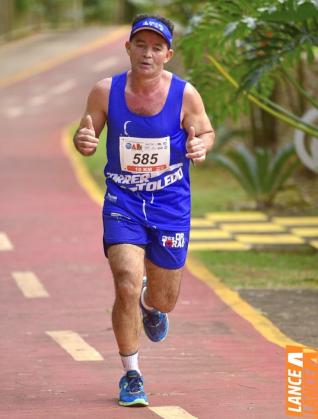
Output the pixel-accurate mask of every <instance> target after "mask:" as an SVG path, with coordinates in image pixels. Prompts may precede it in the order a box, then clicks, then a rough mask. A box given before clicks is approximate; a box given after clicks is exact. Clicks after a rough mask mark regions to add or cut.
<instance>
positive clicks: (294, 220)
mask: <svg viewBox="0 0 318 419" xmlns="http://www.w3.org/2000/svg"><path fill="white" fill-rule="evenodd" d="M272 221H273V222H274V223H278V224H282V225H284V226H306V225H318V217H315V216H308V217H274V218H273V219H272Z"/></svg>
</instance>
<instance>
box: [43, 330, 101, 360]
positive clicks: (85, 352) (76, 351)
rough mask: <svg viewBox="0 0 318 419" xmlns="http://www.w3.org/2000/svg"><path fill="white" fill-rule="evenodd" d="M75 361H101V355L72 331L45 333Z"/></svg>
mask: <svg viewBox="0 0 318 419" xmlns="http://www.w3.org/2000/svg"><path fill="white" fill-rule="evenodd" d="M46 334H47V335H49V336H50V337H51V338H52V339H53V340H54V341H55V342H56V343H57V344H58V345H60V346H61V347H62V348H63V349H64V350H65V351H66V352H67V353H68V354H70V355H71V357H72V358H73V359H75V361H103V359H104V358H103V357H102V355H101V354H100V353H99V352H97V351H96V349H95V348H93V347H92V346H91V345H89V344H88V343H87V342H85V340H84V339H83V338H82V337H81V336H80V335H79V334H78V333H76V332H73V331H72V330H52V331H48V332H46Z"/></svg>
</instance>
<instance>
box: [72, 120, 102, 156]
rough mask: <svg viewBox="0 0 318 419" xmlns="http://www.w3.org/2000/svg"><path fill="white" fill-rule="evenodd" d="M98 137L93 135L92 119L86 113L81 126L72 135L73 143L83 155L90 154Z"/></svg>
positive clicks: (95, 145)
mask: <svg viewBox="0 0 318 419" xmlns="http://www.w3.org/2000/svg"><path fill="white" fill-rule="evenodd" d="M98 141H99V139H98V138H96V137H95V129H94V126H93V120H92V117H91V116H90V115H86V116H85V118H84V120H83V124H82V128H80V129H79V130H78V131H77V133H76V134H75V136H74V143H75V146H76V148H77V150H78V151H79V152H80V153H81V154H83V155H84V156H90V155H92V154H94V153H95V151H96V148H97V144H98Z"/></svg>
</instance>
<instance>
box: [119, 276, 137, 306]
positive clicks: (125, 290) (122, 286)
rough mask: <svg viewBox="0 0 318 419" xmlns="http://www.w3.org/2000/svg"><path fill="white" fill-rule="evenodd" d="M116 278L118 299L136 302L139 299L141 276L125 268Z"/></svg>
mask: <svg viewBox="0 0 318 419" xmlns="http://www.w3.org/2000/svg"><path fill="white" fill-rule="evenodd" d="M114 280H115V293H116V299H117V300H120V301H123V302H127V303H135V302H136V301H139V298H140V290H141V278H140V280H139V279H138V278H137V277H136V276H134V274H133V273H132V272H130V271H129V270H128V269H123V270H121V271H120V272H118V273H117V274H116V276H115V278H114Z"/></svg>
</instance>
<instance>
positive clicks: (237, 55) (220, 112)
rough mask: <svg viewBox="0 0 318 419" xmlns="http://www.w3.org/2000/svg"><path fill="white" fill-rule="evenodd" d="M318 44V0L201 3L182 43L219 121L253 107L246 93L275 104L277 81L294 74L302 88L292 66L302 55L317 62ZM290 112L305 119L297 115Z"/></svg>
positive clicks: (191, 72)
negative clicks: (317, 51) (272, 100)
mask: <svg viewBox="0 0 318 419" xmlns="http://www.w3.org/2000/svg"><path fill="white" fill-rule="evenodd" d="M173 3H175V2H173ZM187 3H188V4H190V3H191V2H187ZM317 45H318V2H317V1H316V0H274V1H273V0H271V1H264V0H253V2H251V1H248V0H222V1H219V2H204V3H202V2H201V3H200V8H199V9H198V10H197V11H196V13H195V14H194V15H193V17H192V19H191V20H190V22H189V24H188V26H187V28H186V31H185V34H184V36H183V37H182V38H181V41H180V44H179V46H180V47H181V49H182V52H183V55H184V61H185V65H186V68H187V69H188V74H189V77H190V79H191V81H192V82H193V83H194V84H195V85H196V86H197V87H198V88H199V89H200V92H202V95H203V98H204V102H205V104H206V106H207V109H208V111H209V113H210V114H211V115H213V116H214V118H215V119H216V123H220V122H222V121H224V119H225V118H226V117H227V116H231V117H232V118H234V119H235V118H237V117H238V116H239V115H241V113H242V111H245V112H248V111H249V105H248V102H249V99H248V97H247V96H246V95H244V94H242V93H243V92H249V93H251V94H253V95H255V96H257V97H258V98H261V99H263V98H267V105H268V106H272V105H273V104H272V103H271V102H270V101H269V98H270V95H271V93H272V91H273V87H274V85H275V83H276V82H277V80H278V79H280V78H281V77H282V76H285V77H287V76H288V77H289V78H290V79H293V81H294V82H295V87H296V85H297V80H295V79H294V78H293V73H292V71H291V70H292V69H293V68H294V67H295V65H296V64H297V63H299V62H300V60H303V59H305V60H306V61H307V62H308V63H312V62H313V60H314V52H315V51H314V47H316V46H317ZM207 56H210V57H212V58H213V59H214V60H215V61H216V62H218V63H220V64H221V67H222V68H223V69H224V71H225V72H226V73H227V74H228V75H229V76H230V77H231V79H232V80H234V81H235V82H236V83H237V84H238V86H237V87H236V88H233V87H232V88H231V86H230V84H229V79H226V77H224V74H223V73H222V72H220V71H218V70H217V69H216V67H215V66H214V67H211V61H210V60H208V59H207ZM298 88H299V92H301V93H302V94H304V95H305V96H306V99H307V100H308V98H309V97H310V95H309V94H308V92H306V91H305V89H304V88H303V87H302V86H300V85H299V84H298ZM311 99H312V100H313V101H312V103H315V101H314V98H311ZM265 103H266V101H265ZM274 105H275V104H274ZM276 111H277V112H278V113H281V112H283V113H286V115H287V113H288V111H287V110H282V109H280V110H279V109H278V108H276ZM289 117H291V118H292V119H293V120H294V121H297V122H299V118H298V116H297V115H293V116H291V115H289Z"/></svg>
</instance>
